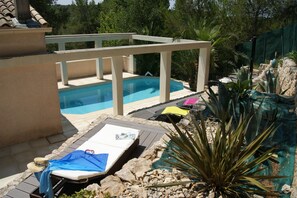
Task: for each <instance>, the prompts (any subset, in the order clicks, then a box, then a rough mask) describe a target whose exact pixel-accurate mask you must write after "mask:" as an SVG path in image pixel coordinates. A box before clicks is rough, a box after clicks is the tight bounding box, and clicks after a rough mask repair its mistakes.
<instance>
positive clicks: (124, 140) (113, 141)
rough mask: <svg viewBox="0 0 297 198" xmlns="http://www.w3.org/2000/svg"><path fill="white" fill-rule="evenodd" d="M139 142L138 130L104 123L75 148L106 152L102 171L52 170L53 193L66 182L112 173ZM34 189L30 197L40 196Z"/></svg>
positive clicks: (95, 152) (98, 177) (88, 179)
mask: <svg viewBox="0 0 297 198" xmlns="http://www.w3.org/2000/svg"><path fill="white" fill-rule="evenodd" d="M138 144H139V130H136V129H133V128H129V127H121V126H116V125H111V124H106V125H104V127H103V128H101V129H100V130H99V131H98V132H97V133H95V134H94V135H93V136H92V137H91V138H90V139H89V140H87V141H86V142H84V143H83V144H82V145H80V146H79V147H78V148H77V149H76V150H82V151H91V152H94V154H101V153H104V154H108V157H107V161H106V167H105V170H104V171H101V172H98V171H81V170H53V171H52V172H51V179H52V180H53V182H54V183H53V186H54V187H53V188H57V189H53V190H54V193H55V192H57V191H59V190H60V189H61V187H62V186H63V185H64V184H65V183H66V182H67V183H88V182H89V181H90V180H95V179H100V178H103V177H105V176H106V175H109V174H113V173H114V172H115V171H117V170H119V169H120V168H121V167H122V165H123V164H124V163H125V162H126V160H127V158H128V157H129V155H130V154H131V152H132V151H133V150H134V149H135V147H137V145H138ZM38 191H39V189H36V190H35V191H34V192H33V193H31V194H30V197H42V195H40V194H39V192H38Z"/></svg>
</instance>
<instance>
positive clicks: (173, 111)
mask: <svg viewBox="0 0 297 198" xmlns="http://www.w3.org/2000/svg"><path fill="white" fill-rule="evenodd" d="M188 113H189V110H187V109H182V108H179V107H176V106H169V107H166V108H165V109H161V110H159V111H157V112H156V113H155V115H154V116H152V117H151V118H149V120H157V121H163V122H168V123H170V122H171V121H170V119H171V120H172V121H173V122H175V123H177V122H179V121H180V120H181V119H182V118H183V117H184V116H186V115H187V114H188ZM169 117H170V119H169Z"/></svg>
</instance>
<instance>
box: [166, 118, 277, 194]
mask: <svg viewBox="0 0 297 198" xmlns="http://www.w3.org/2000/svg"><path fill="white" fill-rule="evenodd" d="M231 123H232V119H231V120H230V121H229V122H228V123H227V124H225V125H219V127H218V128H217V130H216V132H215V134H212V135H211V138H208V136H207V130H206V126H205V121H204V119H203V118H201V121H200V123H198V122H197V121H195V119H193V120H192V122H191V127H190V128H189V129H180V128H179V127H178V126H177V125H176V124H173V126H174V129H175V130H169V133H168V136H169V138H170V141H168V142H166V143H167V144H168V145H170V149H169V150H170V151H169V156H170V159H167V160H165V162H166V163H167V164H168V165H169V166H171V167H175V168H177V169H178V170H179V171H181V172H183V173H184V174H185V175H187V176H188V177H189V178H190V179H191V181H192V182H193V183H196V185H197V186H198V191H199V192H206V193H207V192H211V191H212V192H214V194H215V197H219V196H222V197H240V198H244V197H250V196H252V195H253V194H258V195H277V193H276V192H274V191H272V189H270V188H268V187H266V186H265V185H264V184H263V183H261V181H262V180H271V179H275V178H280V177H279V176H269V175H261V174H260V173H261V172H262V171H263V170H264V168H263V167H262V163H263V162H264V161H266V160H268V159H269V158H270V157H271V153H272V151H273V148H271V149H269V150H267V151H265V152H264V153H262V154H261V155H260V156H259V155H258V156H257V157H255V155H254V154H255V153H256V152H257V150H258V149H259V148H260V147H261V144H262V143H263V142H264V141H265V139H267V138H268V137H269V136H270V135H271V134H273V132H274V131H275V130H276V129H275V127H274V126H273V125H271V126H270V127H268V128H267V129H266V130H264V131H263V132H262V133H261V134H260V135H258V136H257V137H256V138H255V139H254V140H253V141H252V142H250V143H249V144H248V145H246V144H245V134H246V133H247V130H248V128H249V127H248V126H249V125H250V124H251V117H248V116H246V117H244V118H241V119H240V121H239V124H238V126H237V127H236V128H233V127H232V124H231ZM222 126H223V127H222ZM190 129H191V131H189V130H190Z"/></svg>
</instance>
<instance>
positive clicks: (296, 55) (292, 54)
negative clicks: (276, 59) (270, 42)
mask: <svg viewBox="0 0 297 198" xmlns="http://www.w3.org/2000/svg"><path fill="white" fill-rule="evenodd" d="M286 57H288V58H290V59H292V60H293V61H294V62H295V63H297V51H292V52H289V53H288V54H287V55H286Z"/></svg>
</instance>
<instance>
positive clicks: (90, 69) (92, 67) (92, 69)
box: [56, 56, 129, 80]
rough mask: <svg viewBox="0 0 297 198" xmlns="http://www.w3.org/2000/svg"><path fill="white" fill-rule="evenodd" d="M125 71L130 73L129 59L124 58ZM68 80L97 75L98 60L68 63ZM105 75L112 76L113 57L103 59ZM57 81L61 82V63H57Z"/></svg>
mask: <svg viewBox="0 0 297 198" xmlns="http://www.w3.org/2000/svg"><path fill="white" fill-rule="evenodd" d="M123 65H124V66H123V71H126V72H127V71H128V67H129V57H126V56H123ZM67 69H68V78H69V79H75V78H81V77H87V76H95V75H96V59H83V60H75V61H67ZM103 70H104V71H103V73H104V74H111V57H104V58H103ZM56 71H57V79H58V80H61V70H60V63H59V62H58V63H56Z"/></svg>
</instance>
